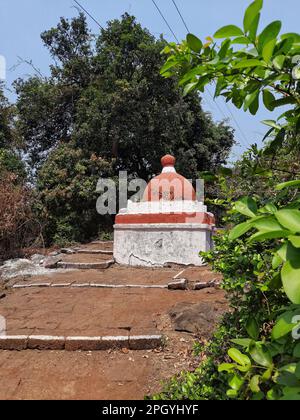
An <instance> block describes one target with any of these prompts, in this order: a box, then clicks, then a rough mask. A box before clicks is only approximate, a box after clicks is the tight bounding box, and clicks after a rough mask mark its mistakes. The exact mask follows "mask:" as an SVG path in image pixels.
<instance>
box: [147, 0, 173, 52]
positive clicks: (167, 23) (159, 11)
mask: <svg viewBox="0 0 300 420" xmlns="http://www.w3.org/2000/svg"><path fill="white" fill-rule="evenodd" d="M152 3H153V4H154V6H155V7H156V9H157V10H158V13H159V14H160V16H161V17H162V18H163V20H164V22H165V24H166V25H167V26H168V28H169V30H170V31H171V33H172V35H173V36H174V38H175V39H176V42H177V43H178V44H179V41H178V38H177V36H176V35H175V32H174V31H173V29H172V28H171V26H170V25H169V22H168V21H167V19H166V18H165V17H164V15H163V13H162V11H161V10H160V8H159V7H158V5H157V4H156V2H155V1H154V0H152Z"/></svg>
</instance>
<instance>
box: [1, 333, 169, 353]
mask: <svg viewBox="0 0 300 420" xmlns="http://www.w3.org/2000/svg"><path fill="white" fill-rule="evenodd" d="M163 344H164V340H163V336H162V335H161V334H156V335H154V334H152V335H150V334H148V335H146V334H145V335H131V334H128V335H123V336H102V337H97V336H80V337H76V336H67V337H63V336H52V335H29V336H27V335H0V349H1V350H12V351H14V350H18V351H20V350H27V349H30V350H67V351H78V350H81V351H100V350H109V349H123V348H126V349H130V350H148V349H155V348H158V347H162V346H163Z"/></svg>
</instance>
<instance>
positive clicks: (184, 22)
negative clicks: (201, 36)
mask: <svg viewBox="0 0 300 420" xmlns="http://www.w3.org/2000/svg"><path fill="white" fill-rule="evenodd" d="M172 2H173V4H174V6H175V8H176V10H177V12H178V14H179V16H180V18H181V20H182V22H183V24H184V26H185V29H186V30H187V31H188V32H190V31H189V28H188V26H187V24H186V21H185V20H184V18H183V16H182V13H181V12H180V10H179V8H178V6H177V4H176V2H175V0H172Z"/></svg>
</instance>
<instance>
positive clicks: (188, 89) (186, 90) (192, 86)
mask: <svg viewBox="0 0 300 420" xmlns="http://www.w3.org/2000/svg"><path fill="white" fill-rule="evenodd" d="M197 85H198V82H191V83H188V84H187V85H186V86H185V88H184V90H183V95H184V96H186V95H187V94H189V93H190V92H192V91H193V90H194V89H195V88H196V86H197Z"/></svg>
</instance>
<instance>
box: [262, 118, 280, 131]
mask: <svg viewBox="0 0 300 420" xmlns="http://www.w3.org/2000/svg"><path fill="white" fill-rule="evenodd" d="M262 123H263V124H265V125H268V126H269V127H273V128H276V130H281V126H280V125H279V124H276V121H273V120H263V121H262Z"/></svg>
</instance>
